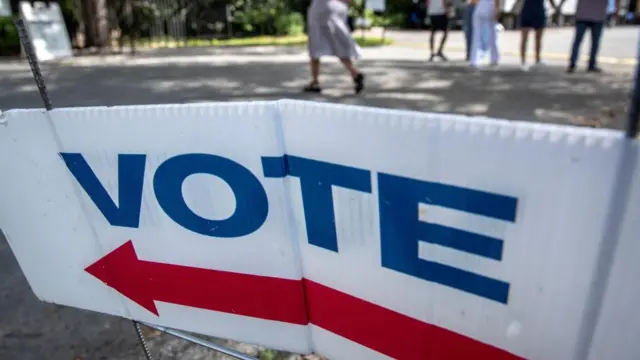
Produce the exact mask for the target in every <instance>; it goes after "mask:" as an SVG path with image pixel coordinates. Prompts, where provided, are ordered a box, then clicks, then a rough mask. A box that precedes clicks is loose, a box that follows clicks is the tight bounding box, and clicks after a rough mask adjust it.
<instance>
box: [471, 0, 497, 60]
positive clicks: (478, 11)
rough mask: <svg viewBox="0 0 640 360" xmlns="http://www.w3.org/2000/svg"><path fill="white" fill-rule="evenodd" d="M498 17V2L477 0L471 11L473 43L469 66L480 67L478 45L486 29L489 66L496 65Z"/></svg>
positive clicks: (494, 0)
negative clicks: (489, 57)
mask: <svg viewBox="0 0 640 360" xmlns="http://www.w3.org/2000/svg"><path fill="white" fill-rule="evenodd" d="M499 15H500V0H478V3H477V4H476V8H475V10H474V11H473V41H472V43H471V60H470V63H471V66H473V67H474V68H478V67H479V66H480V43H481V41H482V33H483V30H484V29H485V28H488V29H489V31H488V35H489V36H488V39H487V40H488V46H489V51H490V54H491V65H498V62H499V61H500V53H499V52H498V43H497V41H496V23H497V22H498V16H499Z"/></svg>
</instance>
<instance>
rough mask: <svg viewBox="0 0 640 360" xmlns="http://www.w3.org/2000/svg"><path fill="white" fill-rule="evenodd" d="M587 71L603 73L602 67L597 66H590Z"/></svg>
mask: <svg viewBox="0 0 640 360" xmlns="http://www.w3.org/2000/svg"><path fill="white" fill-rule="evenodd" d="M587 72H590V73H594V74H600V73H602V69H600V68H599V67H597V66H594V67H590V68H588V69H587Z"/></svg>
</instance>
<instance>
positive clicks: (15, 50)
mask: <svg viewBox="0 0 640 360" xmlns="http://www.w3.org/2000/svg"><path fill="white" fill-rule="evenodd" d="M19 54H20V37H18V30H17V29H16V27H15V25H14V24H13V19H12V18H11V17H10V16H3V17H0V55H19Z"/></svg>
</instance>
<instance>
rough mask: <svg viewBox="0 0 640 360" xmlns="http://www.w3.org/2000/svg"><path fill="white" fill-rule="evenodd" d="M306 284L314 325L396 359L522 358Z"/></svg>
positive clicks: (322, 287)
mask: <svg viewBox="0 0 640 360" xmlns="http://www.w3.org/2000/svg"><path fill="white" fill-rule="evenodd" d="M304 287H305V293H306V296H307V311H308V313H309V320H310V322H311V323H312V324H314V325H317V326H319V327H321V328H323V329H325V330H327V331H330V332H332V333H335V334H337V335H340V336H342V337H344V338H347V339H349V340H351V341H353V342H356V343H358V344H360V345H364V346H366V347H368V348H371V349H373V350H376V351H378V352H380V353H382V354H385V355H387V356H390V357H392V358H395V359H399V360H404V359H407V360H416V359H452V360H457V359H461V360H462V359H465V360H468V359H490V360H503V359H505V360H506V359H510V360H511V359H521V358H520V357H518V356H516V355H513V354H511V353H509V352H507V351H504V350H501V349H499V348H497V347H494V346H491V345H488V344H484V343H482V342H479V341H477V340H474V339H472V338H469V337H466V336H464V335H460V334H457V333H455V332H453V331H449V330H446V329H443V328H440V327H438V326H435V325H431V324H426V323H423V322H421V321H418V320H416V319H413V318H410V317H408V316H406V315H403V314H400V313H398V312H395V311H392V310H389V309H386V308H383V307H381V306H378V305H376V304H373V303H370V302H367V301H364V300H362V299H359V298H356V297H353V296H351V295H348V294H345V293H343V292H340V291H337V290H334V289H332V288H329V287H326V286H324V285H321V284H318V283H316V282H313V281H311V280H307V279H305V280H304Z"/></svg>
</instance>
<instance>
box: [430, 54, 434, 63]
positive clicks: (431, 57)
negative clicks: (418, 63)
mask: <svg viewBox="0 0 640 360" xmlns="http://www.w3.org/2000/svg"><path fill="white" fill-rule="evenodd" d="M435 59H436V55H435V54H431V56H430V57H429V62H433V61H434V60H435Z"/></svg>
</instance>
